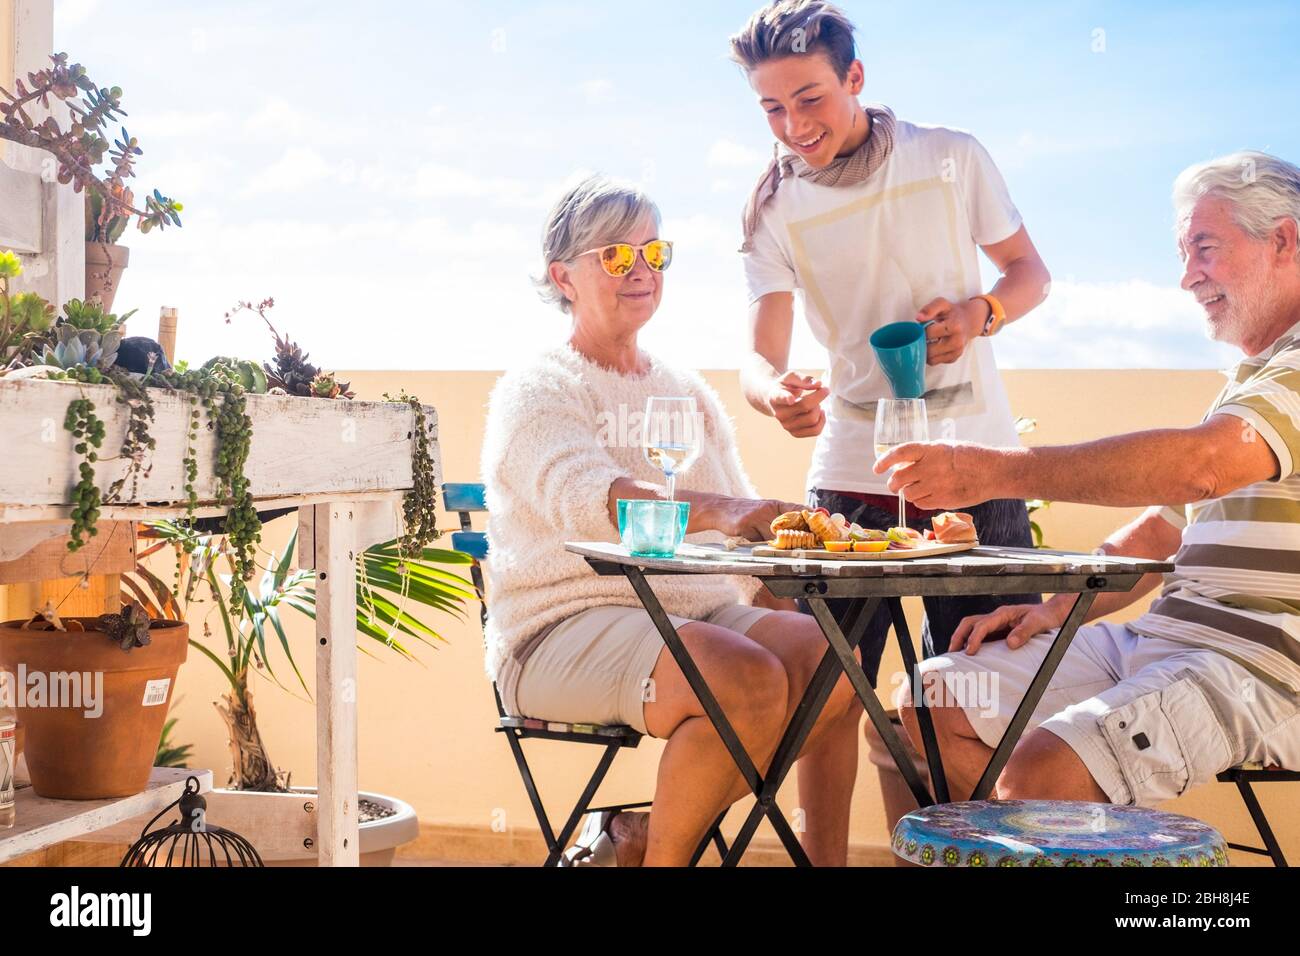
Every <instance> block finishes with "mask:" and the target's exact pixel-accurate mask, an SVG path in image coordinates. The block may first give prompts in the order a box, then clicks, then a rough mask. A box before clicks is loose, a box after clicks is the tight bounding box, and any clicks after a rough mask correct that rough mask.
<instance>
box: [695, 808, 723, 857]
mask: <svg viewBox="0 0 1300 956" xmlns="http://www.w3.org/2000/svg"><path fill="white" fill-rule="evenodd" d="M726 815H727V811H726V810H723V811H722V812H721V813H719V814H718V818H717V819H716V820H714V821H713V827H712V828H711V829H710V830H709V832H708V833H706V834H704V838H703V839H701V840H700V845H699V846H697V847H696V848H695V855H694V856H692V857H691V862H690V865H691V866H695V865H697V864H698V863H699V862H700V859H701V858H702V857H703V856H704V851H705V850H707V849H708V848H709V844H710V843H713V844H714V845H715V846H717V847H719V849H718V853H719V854H720V855H721V856H722V858H723V859H724V860H725V859H726V858H727V843H726V841H725V840H723V839H722V830H721V827H722V821H723V819H724V818H725V817H726Z"/></svg>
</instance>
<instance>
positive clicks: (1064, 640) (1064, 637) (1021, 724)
mask: <svg viewBox="0 0 1300 956" xmlns="http://www.w3.org/2000/svg"><path fill="white" fill-rule="evenodd" d="M1096 597H1097V592H1096V591H1083V592H1080V594H1079V596H1078V598H1076V599H1075V602H1074V606H1073V607H1072V608H1070V613H1069V615H1068V616H1067V617H1066V619H1065V623H1064V624H1062V625H1061V629H1060V630H1059V631H1057V633H1056V637H1055V638H1054V639H1053V640H1052V646H1051V648H1049V649H1048V651H1047V656H1046V657H1044V658H1043V663H1042V664H1040V665H1039V667H1038V673H1037V674H1035V675H1034V679H1033V680H1032V681H1030V683H1029V689H1028V690H1026V691H1025V696H1024V698H1023V699H1022V700H1021V701H1020V706H1019V707H1017V708H1016V713H1015V716H1014V717H1012V718H1011V723H1010V724H1009V725H1008V726H1007V730H1006V733H1004V734H1003V735H1002V739H1001V740H1000V741H999V742H998V746H997V749H995V750H994V751H993V756H991V757H990V758H989V762H988V766H987V767H985V768H984V774H983V775H982V776H981V777H980V779H979V783H977V784H976V785H975V790H974V792H973V793H972V794H971V799H972V800H985V799H987V798H988V795H989V794H990V793H991V792H992V791H993V785H994V784H995V783H997V779H998V775H999V774H1001V773H1002V768H1003V767H1005V766H1006V765H1007V761H1008V760H1010V759H1011V753H1012V751H1014V750H1015V749H1016V744H1017V743H1019V742H1020V735H1021V734H1022V733H1024V731H1025V726H1026V725H1027V724H1028V723H1029V718H1030V717H1032V716H1033V714H1034V708H1035V707H1037V706H1038V702H1039V701H1040V700H1042V698H1043V694H1044V693H1046V691H1047V685H1048V684H1049V683H1050V682H1051V680H1052V675H1053V674H1055V673H1056V668H1057V667H1058V666H1059V665H1060V663H1061V658H1063V657H1065V652H1066V651H1067V650H1069V649H1070V642H1071V641H1072V640H1074V632H1075V631H1077V630H1078V629H1079V625H1080V624H1082V623H1083V619H1084V618H1085V617H1087V615H1088V608H1090V607H1092V602H1093V600H1094V599H1095V598H1096Z"/></svg>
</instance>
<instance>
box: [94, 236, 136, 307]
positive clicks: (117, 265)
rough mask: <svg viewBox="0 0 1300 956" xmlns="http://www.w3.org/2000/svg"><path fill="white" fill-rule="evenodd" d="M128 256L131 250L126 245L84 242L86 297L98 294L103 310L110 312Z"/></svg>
mask: <svg viewBox="0 0 1300 956" xmlns="http://www.w3.org/2000/svg"><path fill="white" fill-rule="evenodd" d="M130 258H131V250H130V249H128V248H127V247H126V246H119V245H114V244H111V243H110V244H108V245H101V244H100V243H98V242H88V243H86V299H87V300H90V299H93V298H95V297H96V296H98V297H99V303H100V305H102V306H103V307H104V311H105V312H112V311H113V299H114V298H115V297H116V296H117V286H118V283H119V282H121V281H122V270H123V269H125V268H126V264H127V262H128V261H130Z"/></svg>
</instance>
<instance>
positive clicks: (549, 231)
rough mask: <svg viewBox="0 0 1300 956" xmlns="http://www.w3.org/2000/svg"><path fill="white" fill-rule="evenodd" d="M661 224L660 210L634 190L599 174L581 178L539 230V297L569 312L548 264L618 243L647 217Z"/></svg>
mask: <svg viewBox="0 0 1300 956" xmlns="http://www.w3.org/2000/svg"><path fill="white" fill-rule="evenodd" d="M647 218H649V219H653V220H654V222H655V225H656V226H658V225H659V224H660V222H661V220H660V217H659V207H658V206H656V205H655V204H654V202H652V201H651V199H650V197H649V196H647V195H646V194H645V193H644V192H643V191H642V190H641V189H640V187H638V186H635V185H633V184H632V183H627V182H623V181H620V180H616V179H610V178H609V177H607V176H602V175H600V174H599V173H591V174H589V175H586V176H584V177H582V178H581V179H580V180H579V181H578V182H577V184H576V185H574V186H573V187H571V188H570V189H568V190H567V191H566V192H565V193H564V195H563V196H561V197H560V200H559V202H557V203H556V204H555V206H554V207H553V208H552V209H551V213H550V215H549V216H547V217H546V227H545V229H543V230H542V274H541V275H540V276H538V277H537V278H536V279H534V280H533V281H534V283H535V284H536V286H537V290H538V293H539V294H540V295H541V297H542V299H543V300H544V301H546V302H549V303H551V304H553V305H557V306H559V308H560V311H561V312H568V311H569V300H568V299H567V298H565V295H564V293H563V292H562V291H561V290H560V287H559V286H557V285H556V284H555V283H554V282H553V281H551V274H550V267H551V263H552V262H570V261H572V260H573V259H575V258H576V257H577V256H579V255H581V254H582V253H584V252H586V251H587V250H589V249H595V248H597V247H598V246H601V245H605V244H608V243H611V242H621V241H623V240H624V239H626V238H627V235H628V233H629V232H631V231H632V230H633V229H635V228H636V227H637V226H638V225H640V224H641V223H643V222H645V221H646V219H647Z"/></svg>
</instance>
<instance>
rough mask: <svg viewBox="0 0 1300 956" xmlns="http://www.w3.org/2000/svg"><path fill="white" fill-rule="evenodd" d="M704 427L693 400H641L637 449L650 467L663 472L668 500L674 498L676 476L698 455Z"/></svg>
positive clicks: (687, 467) (685, 469) (674, 499)
mask: <svg viewBox="0 0 1300 956" xmlns="http://www.w3.org/2000/svg"><path fill="white" fill-rule="evenodd" d="M703 441H704V426H703V422H702V421H701V418H700V414H699V410H698V409H697V408H696V405H695V399H693V398H689V397H684V398H677V397H672V398H659V397H651V398H649V399H647V400H646V403H645V422H644V424H643V425H642V428H641V450H642V452H643V453H644V454H645V460H646V461H648V462H649V463H650V466H651V467H653V468H657V469H659V470H660V471H662V472H663V473H664V479H665V480H666V482H667V484H668V500H669V501H676V500H677V476H678V475H680V474H683V473H684V472H686V471H687V470H689V469H690V467H691V465H693V464H695V460H696V459H697V458H699V457H700V449H701V447H702V443H703Z"/></svg>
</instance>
